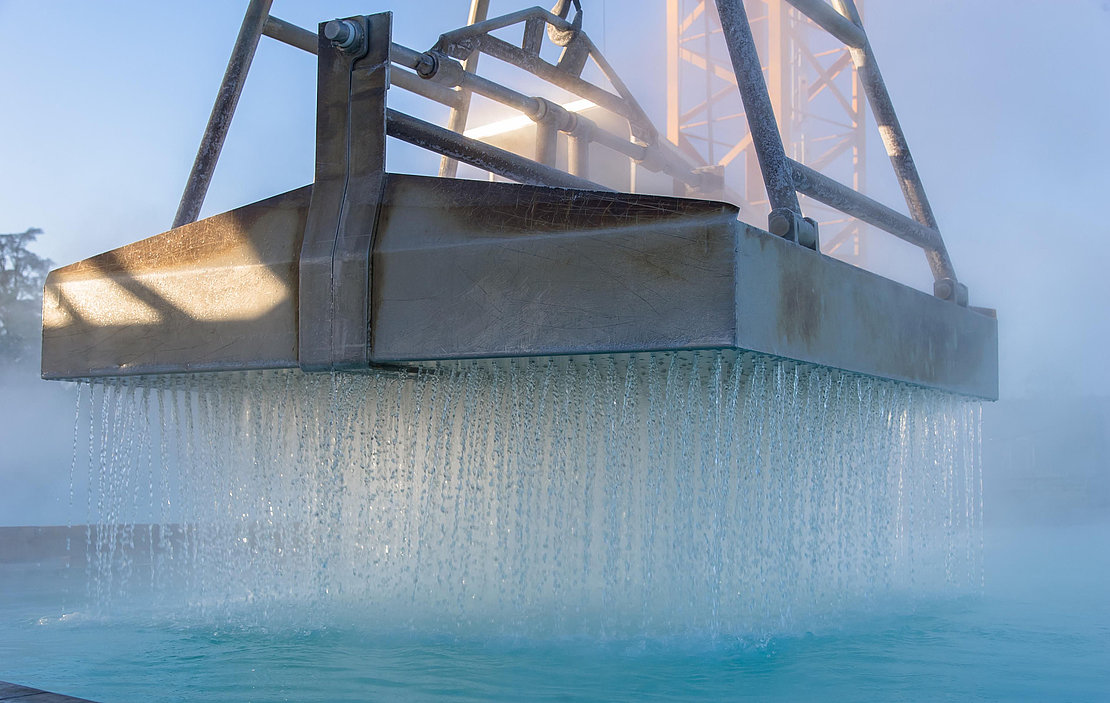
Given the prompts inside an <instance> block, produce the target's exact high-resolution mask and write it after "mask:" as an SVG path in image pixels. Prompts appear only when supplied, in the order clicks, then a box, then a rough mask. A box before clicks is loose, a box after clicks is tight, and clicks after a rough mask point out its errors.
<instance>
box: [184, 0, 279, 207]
mask: <svg viewBox="0 0 1110 703" xmlns="http://www.w3.org/2000/svg"><path fill="white" fill-rule="evenodd" d="M272 4H273V0H250V4H249V5H248V6H247V11H246V13H245V14H244V15H243V24H242V25H241V26H240V27H239V35H238V36H237V37H236V38H235V46H234V48H233V49H232V51H231V58H230V59H229V60H228V62H227V70H226V71H224V78H223V81H222V82H221V83H220V90H219V92H218V93H216V102H215V104H214V105H213V106H212V114H211V115H209V116H208V124H207V125H206V126H205V128H204V136H203V137H201V140H200V148H198V149H197V156H196V159H195V160H194V161H193V169H192V171H190V172H189V180H188V181H187V182H186V184H185V192H184V193H182V195H181V203H180V204H179V205H178V207H177V214H176V215H175V216H174V218H173V226H174V227H180V226H181V225H187V224H189V223H190V222H196V220H197V216H198V215H200V208H201V206H202V205H203V204H204V196H205V195H207V194H208V185H209V184H210V183H211V182H212V173H213V172H214V171H215V170H216V162H217V161H218V160H219V158H220V151H221V150H222V149H223V146H224V140H225V139H226V138H227V130H228V128H229V127H230V126H231V118H232V117H234V116H235V106H236V105H237V104H238V103H239V95H240V94H242V92H243V84H244V83H245V82H246V80H247V72H248V71H249V70H250V67H251V61H252V60H253V59H254V52H255V49H257V48H258V39H259V37H261V36H262V28H263V26H265V24H266V19H267V18H268V17H269V16H270V5H272Z"/></svg>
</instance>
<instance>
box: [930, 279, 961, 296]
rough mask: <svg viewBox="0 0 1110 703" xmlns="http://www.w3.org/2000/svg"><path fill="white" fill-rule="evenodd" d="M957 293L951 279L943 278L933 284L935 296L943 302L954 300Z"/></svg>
mask: <svg viewBox="0 0 1110 703" xmlns="http://www.w3.org/2000/svg"><path fill="white" fill-rule="evenodd" d="M955 292H956V291H955V288H954V286H953V285H952V280H951V279H949V278H942V279H940V280H939V281H936V282H935V283H933V295H935V296H936V297H938V298H940V299H941V300H952V298H953V294H954V293H955Z"/></svg>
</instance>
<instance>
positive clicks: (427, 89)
mask: <svg viewBox="0 0 1110 703" xmlns="http://www.w3.org/2000/svg"><path fill="white" fill-rule="evenodd" d="M389 84H390V85H391V86H397V87H398V88H401V89H403V90H407V91H409V92H410V93H416V94H417V95H422V96H424V97H425V98H428V99H429V100H434V101H435V102H437V103H439V104H441V105H446V106H447V107H451V108H454V107H457V106H458V105H459V103H460V101H461V100H462V96H461V95H460V94H459V92H458V91H457V90H451V89H450V88H448V87H446V86H444V85H441V84H439V83H434V82H432V81H429V80H425V79H423V78H421V77H420V76H418V75H416V74H415V73H411V72H409V71H405V70H403V69H399V68H394V69H393V70H392V71H390V72H389Z"/></svg>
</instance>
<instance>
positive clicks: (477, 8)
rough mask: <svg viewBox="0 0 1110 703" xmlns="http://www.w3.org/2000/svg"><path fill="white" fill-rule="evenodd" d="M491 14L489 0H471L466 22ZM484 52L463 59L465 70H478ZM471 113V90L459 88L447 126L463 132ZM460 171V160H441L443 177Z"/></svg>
mask: <svg viewBox="0 0 1110 703" xmlns="http://www.w3.org/2000/svg"><path fill="white" fill-rule="evenodd" d="M488 16H489V0H471V2H470V14H469V16H468V17H467V20H466V23H467V24H468V25H470V24H477V23H478V22H484V21H485V19H486V18H487V17H488ZM481 55H482V52H480V51H477V50H475V51H474V53H472V54H471V55H470V56H467V57H466V60H465V61H463V70H464V71H466V72H467V73H475V72H477V70H478V57H480V56H481ZM469 115H470V91H469V90H467V89H466V87H460V88H459V102H458V105H457V106H456V107H454V108H452V109H451V116H450V117H449V118H448V120H447V128H448V129H450V130H451V131H452V132H462V131H463V130H465V129H466V119H467V117H468V116H469ZM458 172H459V162H458V161H456V160H455V159H452V158H450V157H448V156H444V157H442V158H441V159H440V160H439V175H440V177H441V178H454V177H455V176H456V175H457V174H458Z"/></svg>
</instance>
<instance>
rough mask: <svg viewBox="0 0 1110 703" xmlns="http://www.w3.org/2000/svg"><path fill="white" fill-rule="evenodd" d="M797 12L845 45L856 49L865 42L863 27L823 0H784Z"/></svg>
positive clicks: (865, 36)
mask: <svg viewBox="0 0 1110 703" xmlns="http://www.w3.org/2000/svg"><path fill="white" fill-rule="evenodd" d="M786 1H787V2H788V3H790V4H791V5H793V6H794V7H795V8H797V10H798V11H799V12H801V13H802V14H803V15H805V16H806V17H808V18H810V19H811V20H813V22H814V23H815V24H816V25H817V26H818V27H821V28H822V29H824V30H825V31H826V32H828V33H829V34H831V35H833V36H834V37H836V38H837V39H839V40H840V41H842V42H844V43H845V44H846V45H847V46H850V47H852V48H854V49H858V48H860V47H862V46H863V45H864V44H866V43H867V35H866V34H864V32H863V28H862V27H860V26H859V25H857V24H854V23H853V22H851V21H850V20H848V19H847V18H846V17H844V16H843V15H841V14H840V13H839V12H837V11H836V10H834V9H833V8H832V6H831V5H829V4H828V3H827V2H825V0H786Z"/></svg>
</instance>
